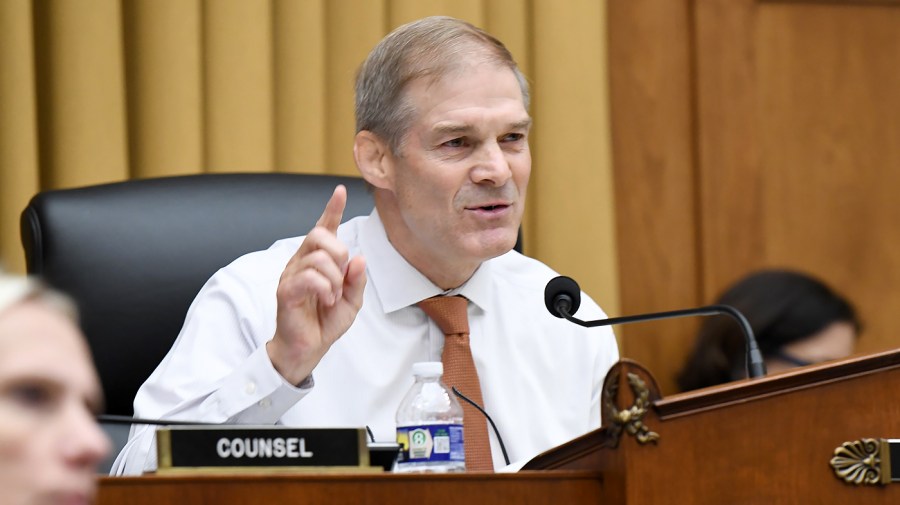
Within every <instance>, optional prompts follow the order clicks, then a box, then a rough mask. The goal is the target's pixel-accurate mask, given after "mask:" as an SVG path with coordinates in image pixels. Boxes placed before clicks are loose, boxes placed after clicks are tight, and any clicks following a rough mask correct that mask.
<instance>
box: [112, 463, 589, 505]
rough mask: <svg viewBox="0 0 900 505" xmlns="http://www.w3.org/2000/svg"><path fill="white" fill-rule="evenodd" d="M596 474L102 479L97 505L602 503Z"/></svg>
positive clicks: (523, 504)
mask: <svg viewBox="0 0 900 505" xmlns="http://www.w3.org/2000/svg"><path fill="white" fill-rule="evenodd" d="M601 496H603V490H602V478H601V477H600V474H599V473H598V472H590V471H548V472H523V473H518V474H490V473H467V474H443V475H436V474H432V475H394V474H383V475H380V474H374V475H373V474H360V475H349V474H341V475H293V476H289V475H274V476H272V475H267V476H261V475H260V476H252V475H241V476H224V475H223V476H190V477H189V476H177V477H174V476H167V477H161V476H145V477H104V478H102V479H101V480H100V492H99V496H98V499H97V504H98V505H121V504H128V505H169V504H191V505H199V504H210V505H230V504H238V503H240V504H251V503H252V504H292V505H301V504H302V505H326V504H328V505H332V504H354V505H366V504H372V505H375V504H385V505H422V504H428V505H478V504H500V503H509V504H517V505H518V504H522V505H558V504H578V503H599V500H600V497H601Z"/></svg>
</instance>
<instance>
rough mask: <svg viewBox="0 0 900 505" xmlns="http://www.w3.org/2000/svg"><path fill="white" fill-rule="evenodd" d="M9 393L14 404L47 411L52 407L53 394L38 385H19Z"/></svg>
mask: <svg viewBox="0 0 900 505" xmlns="http://www.w3.org/2000/svg"><path fill="white" fill-rule="evenodd" d="M9 393H10V396H11V397H12V398H13V399H14V400H15V401H16V402H18V403H19V404H20V405H22V406H24V407H27V408H30V409H49V408H51V407H52V405H53V399H54V398H53V397H54V394H53V392H52V391H50V390H49V389H47V388H46V387H44V386H41V385H39V384H21V385H18V386H16V387H14V388H12V389H11V390H10V391H9Z"/></svg>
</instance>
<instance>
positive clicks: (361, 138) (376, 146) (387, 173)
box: [353, 130, 394, 189]
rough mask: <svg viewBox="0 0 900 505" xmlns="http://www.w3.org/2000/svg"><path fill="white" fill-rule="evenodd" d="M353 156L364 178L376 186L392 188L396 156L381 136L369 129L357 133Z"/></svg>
mask: <svg viewBox="0 0 900 505" xmlns="http://www.w3.org/2000/svg"><path fill="white" fill-rule="evenodd" d="M353 158H354V159H355V160H356V166H357V167H358V168H359V171H360V173H362V176H363V179H365V180H366V182H368V183H369V184H371V185H372V186H374V187H376V188H381V189H392V187H393V174H394V157H393V155H392V153H391V150H390V147H389V146H388V145H387V143H386V142H384V141H383V140H381V137H379V136H378V135H375V134H374V133H372V132H370V131H368V130H362V131H361V132H359V133H357V134H356V139H355V140H354V142H353Z"/></svg>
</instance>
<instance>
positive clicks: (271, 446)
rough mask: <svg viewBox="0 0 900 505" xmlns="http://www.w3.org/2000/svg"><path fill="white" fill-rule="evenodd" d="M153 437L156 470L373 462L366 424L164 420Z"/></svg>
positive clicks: (345, 466) (356, 465)
mask: <svg viewBox="0 0 900 505" xmlns="http://www.w3.org/2000/svg"><path fill="white" fill-rule="evenodd" d="M156 442H157V443H156V446H157V457H158V460H157V461H158V463H159V464H158V468H159V471H160V472H166V471H169V470H179V469H184V470H188V469H198V468H204V469H222V470H226V469H238V468H251V469H252V468H259V469H262V468H269V469H278V468H285V469H286V468H295V469H314V468H316V469H321V468H334V469H338V468H340V469H344V470H346V469H352V468H358V469H371V468H372V467H370V466H369V450H368V447H367V446H366V430H365V428H359V429H357V428H286V427H283V426H237V425H227V426H226V425H220V426H210V425H203V426H167V427H164V428H160V429H159V430H158V431H157V434H156ZM374 469H375V470H379V471H380V470H381V468H380V467H374Z"/></svg>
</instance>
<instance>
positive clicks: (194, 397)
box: [113, 17, 618, 474]
mask: <svg viewBox="0 0 900 505" xmlns="http://www.w3.org/2000/svg"><path fill="white" fill-rule="evenodd" d="M356 120H357V133H356V137H355V140H354V144H353V153H354V159H355V161H356V165H357V168H358V169H359V171H360V173H361V174H362V176H363V178H364V179H365V180H366V182H367V183H368V184H369V185H370V186H371V187H372V192H373V197H374V201H375V210H374V211H373V212H372V214H371V215H369V216H366V217H358V218H355V219H352V220H350V221H348V222H346V223H343V224H340V223H341V219H342V212H343V209H344V206H345V202H346V198H347V193H346V190H345V188H343V187H338V188H337V189H336V190H335V192H334V194H333V195H332V198H331V201H330V202H329V203H328V204H327V205H326V208H325V211H324V213H323V214H322V217H321V219H320V221H319V224H318V225H317V226H316V227H315V228H313V230H311V231H309V233H308V234H307V235H306V236H305V237H294V238H289V239H285V240H281V241H278V242H276V243H275V244H274V245H272V247H270V248H269V249H268V250H266V251H260V252H256V253H251V254H248V255H246V256H243V257H241V258H239V259H237V260H236V261H235V262H233V263H232V264H230V265H228V266H227V267H225V268H223V269H221V270H220V271H219V272H217V273H216V274H215V275H214V276H213V277H212V278H211V279H210V280H209V281H208V282H207V284H206V285H205V286H204V287H203V288H202V289H201V291H200V293H199V294H198V295H197V297H196V298H195V300H194V302H193V304H192V305H191V308H190V309H189V310H188V314H187V317H186V319H185V323H184V326H183V328H182V330H181V333H180V334H179V335H178V338H177V339H176V341H175V343H174V345H173V347H172V349H171V350H170V352H169V353H168V354H167V355H166V357H165V358H164V359H163V361H162V363H160V365H159V366H158V367H157V369H156V370H155V371H154V372H153V374H152V375H151V376H150V378H149V379H147V381H146V382H145V383H144V385H143V386H141V388H140V390H139V391H138V393H137V395H136V397H135V401H134V407H135V415H136V416H138V417H143V418H151V419H160V418H163V419H179V420H185V421H192V422H198V421H205V422H215V423H232V424H276V423H277V424H282V425H286V426H295V427H339V426H341V427H358V428H360V427H363V426H368V427H370V428H371V430H372V433H373V438H374V439H375V440H377V441H382V442H384V441H394V440H396V418H395V414H396V411H397V407H398V405H399V404H400V401H401V399H402V398H403V395H404V394H405V393H406V391H407V390H408V389H409V388H410V386H411V385H412V382H413V380H412V374H411V370H412V365H413V363H416V362H419V361H442V358H443V357H445V355H446V354H455V353H456V351H460V354H456V355H457V356H460V358H461V359H459V360H455V359H452V357H451V358H450V359H448V360H447V362H448V363H449V364H450V365H460V364H463V365H465V366H466V375H465V376H464V377H463V376H460V377H459V380H460V382H457V383H455V384H454V383H452V382H451V383H449V384H448V385H461V386H462V388H461V391H462V393H463V394H465V395H467V396H470V397H475V398H476V399H478V397H479V396H481V399H480V400H479V401H480V402H483V403H482V407H484V409H485V411H487V412H488V413H489V414H490V415H491V417H492V418H493V420H494V421H495V423H496V425H497V427H498V431H499V432H500V433H501V434H502V435H501V436H502V438H503V439H504V442H505V445H506V448H507V449H508V455H509V456H510V461H511V462H523V461H527V459H529V458H531V457H533V456H535V455H536V454H538V453H540V452H542V451H544V450H547V449H550V448H552V447H554V446H556V445H559V444H561V443H563V442H566V441H568V440H570V439H572V438H574V437H576V436H579V435H582V434H584V433H586V432H588V431H590V430H592V429H595V428H597V427H599V425H600V397H601V394H600V391H601V388H602V384H603V378H604V377H605V376H606V372H607V371H608V370H609V368H610V367H611V366H612V365H613V364H614V363H615V362H616V361H617V360H618V346H617V343H616V340H615V336H614V335H613V333H612V331H611V330H609V329H608V328H605V329H596V330H590V329H585V328H581V327H578V326H576V325H573V324H571V323H569V322H568V321H565V320H562V319H559V318H556V317H553V316H552V315H551V314H550V313H548V312H547V310H546V308H545V306H544V294H543V293H544V287H545V286H546V284H547V282H548V281H549V280H550V279H552V278H553V277H555V276H556V275H557V274H556V273H555V272H554V271H553V270H552V269H551V268H549V267H548V266H546V265H544V264H543V263H541V262H539V261H537V260H535V259H532V258H528V257H525V256H523V255H521V254H519V253H518V252H516V251H514V250H513V246H514V245H515V243H516V238H517V236H518V231H519V226H520V224H521V220H522V214H523V212H524V210H525V194H526V189H527V186H528V180H529V176H530V174H531V151H530V149H529V144H528V139H529V134H530V131H531V122H532V119H531V116H530V114H529V113H528V83H527V81H526V79H525V77H524V76H523V75H522V73H521V72H520V71H519V68H518V66H517V65H516V63H515V61H514V60H513V58H512V55H511V54H510V53H509V51H508V50H507V49H506V47H505V46H504V45H503V44H502V43H501V42H500V41H499V40H497V39H496V38H494V37H493V36H491V35H490V34H488V33H486V32H484V31H483V30H480V29H478V28H476V27H475V26H472V25H471V24H469V23H466V22H464V21H460V20H458V19H453V18H448V17H431V18H425V19H422V20H418V21H415V22H412V23H409V24H407V25H404V26H401V27H399V28H398V29H396V30H394V31H393V32H392V33H390V34H389V35H388V36H387V37H385V38H384V39H383V40H382V41H381V42H380V43H379V44H378V45H377V46H376V47H375V48H374V49H373V50H372V52H371V53H370V54H369V56H368V58H367V59H366V61H365V62H364V63H363V64H362V67H361V68H360V71H359V74H358V76H357V81H356ZM585 149H586V150H589V149H590V148H589V146H585ZM546 169H547V170H552V169H553V167H546ZM302 231H305V230H298V232H302ZM582 300H583V303H582V305H581V312H580V313H581V314H583V316H582V317H585V318H587V319H600V318H603V317H605V315H604V313H603V311H602V310H601V309H600V307H599V306H597V304H596V303H594V302H593V301H592V300H591V299H590V298H589V297H587V296H586V295H583V297H582ZM445 304H446V305H445ZM441 307H444V308H443V309H442V308H441ZM445 309H446V310H445ZM426 310H427V312H426ZM460 312H461V313H460ZM451 314H452V315H451ZM450 319H453V320H454V321H460V320H463V321H466V320H467V323H468V331H465V330H464V329H462V325H460V326H455V329H454V328H453V327H452V326H454V325H452V324H449V323H450V321H449V320H450ZM438 320H442V321H443V326H444V327H445V328H447V330H446V331H445V330H444V329H442V327H441V326H442V325H441V324H439V323H438ZM448 335H449V337H448ZM461 335H465V336H464V337H460V336H461ZM451 337H452V340H448V338H451ZM445 342H450V344H451V345H449V346H445ZM448 349H450V351H451V352H450V353H446V352H445V351H447V350H448ZM466 353H468V354H469V355H468V356H464V355H463V354H466ZM470 364H471V365H472V366H469V365H470ZM450 368H456V369H457V370H458V369H460V368H462V367H460V366H454V367H450V366H446V364H445V376H444V377H445V379H446V377H447V376H448V374H449V371H450V370H449V369H450ZM473 369H474V371H475V372H477V374H472V373H471V372H472V371H473ZM473 375H474V377H473ZM448 382H449V381H448ZM463 384H465V385H463ZM466 405H467V404H466ZM463 409H464V410H465V409H469V410H466V413H465V414H464V420H463V422H464V426H465V427H464V429H465V430H466V431H465V435H464V437H465V440H466V448H465V455H466V469H467V471H468V470H474V471H492V470H494V469H496V468H499V467H502V466H504V465H505V464H506V462H505V461H504V459H505V458H504V457H503V455H502V452H501V449H500V445H499V438H498V437H497V436H496V434H495V433H494V432H493V431H492V430H488V429H487V425H486V422H485V421H484V419H483V417H481V414H479V413H478V412H477V411H475V410H474V409H473V408H472V407H467V406H464V407H463ZM470 423H471V424H470ZM479 423H480V425H479ZM470 435H471V436H470ZM476 436H477V438H476ZM154 440H155V431H154V428H153V427H150V426H137V425H135V426H134V427H133V428H132V431H131V436H130V438H129V441H128V444H127V445H126V446H125V447H124V448H123V450H122V452H121V453H120V455H119V458H118V459H117V462H116V464H115V465H114V468H113V472H114V473H116V474H136V473H138V474H139V473H142V472H146V471H152V470H154V469H155V468H156V466H157V465H156V454H155V450H154V445H155V442H154ZM476 456H477V457H476ZM470 458H471V460H470Z"/></svg>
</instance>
